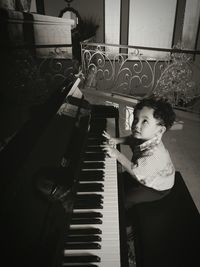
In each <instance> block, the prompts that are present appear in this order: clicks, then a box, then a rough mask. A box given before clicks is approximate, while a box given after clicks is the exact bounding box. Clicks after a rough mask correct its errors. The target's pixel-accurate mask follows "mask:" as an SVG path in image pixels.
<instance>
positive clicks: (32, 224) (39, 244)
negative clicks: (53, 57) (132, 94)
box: [0, 79, 127, 267]
mask: <svg viewBox="0 0 200 267" xmlns="http://www.w3.org/2000/svg"><path fill="white" fill-rule="evenodd" d="M77 84H78V82H77V80H76V81H75V80H74V79H67V80H66V81H65V82H64V83H63V85H62V87H61V88H58V90H55V92H54V94H53V95H52V96H51V97H50V99H49V101H48V102H47V103H45V104H43V105H41V106H38V108H37V110H36V112H35V114H34V115H33V117H32V118H31V119H30V120H29V121H28V122H26V123H25V124H24V125H23V127H22V128H21V129H20V131H19V132H18V133H17V134H16V135H15V136H14V138H13V139H12V140H11V141H10V142H9V143H8V144H7V146H6V147H5V148H4V149H3V150H2V151H1V154H0V166H1V188H0V190H1V192H0V197H1V201H0V203H1V209H0V212H1V222H0V224H1V231H2V233H1V246H2V248H1V254H2V256H1V260H2V262H3V261H4V262H5V263H6V265H5V266H14V265H19V266H26V267H27V266H28V267H32V266H34V267H35V266H37V267H39V266H43V267H58V266H59V267H61V266H62V262H63V250H64V247H65V242H66V236H67V233H68V230H69V227H70V223H71V217H72V211H73V206H74V202H75V199H76V193H77V184H78V183H79V175H80V171H81V165H82V157H83V153H84V149H85V146H86V140H87V136H88V131H89V130H88V128H89V127H90V121H91V119H92V117H93V116H94V115H95V116H97V117H99V116H100V113H101V112H102V111H106V110H105V107H96V108H95V107H91V105H90V104H89V103H88V102H87V101H85V100H84V97H83V96H82V95H80V92H79V91H78V93H77V94H78V95H76V85H77ZM70 97H71V98H70ZM69 98H70V99H71V101H72V102H68V99H69ZM111 110H113V107H111V109H108V111H107V115H108V114H109V115H108V116H112V112H111ZM113 114H114V116H115V115H116V114H117V111H116V110H115V108H114V113H113ZM107 115H106V116H107ZM115 119H116V120H117V118H115ZM95 120H96V117H95V119H93V121H95ZM116 131H117V130H116ZM46 178H47V180H45V179H46ZM43 179H44V180H43ZM48 179H50V184H47V187H42V188H40V187H38V186H39V185H41V181H42V182H44V183H45V182H49V180H48ZM116 179H117V174H116ZM51 182H52V183H51ZM117 182H118V183H120V181H117ZM119 188H120V186H119ZM56 190H57V191H56ZM59 190H61V194H60V191H59ZM62 190H63V192H64V193H65V192H67V195H66V196H65V197H64V198H63V199H64V202H63V199H62V196H63V195H62V193H63V192H62ZM55 191H56V193H55ZM57 193H58V196H56V194H57ZM59 194H60V195H59ZM118 208H119V214H120V216H123V210H122V205H121V204H119V207H118ZM116 224H119V222H116ZM122 234H123V235H124V237H125V227H121V228H120V233H119V235H120V244H119V246H120V251H121V259H120V256H119V262H118V266H124V267H126V266H127V251H126V246H124V245H125V244H122V241H121V239H122ZM116 242H119V240H118V241H116ZM124 242H125V241H124ZM125 243H126V242H125ZM94 266H95V265H94ZM99 266H104V265H99ZM108 266H117V265H116V264H115V263H112V258H111V259H110V263H109V264H108Z"/></svg>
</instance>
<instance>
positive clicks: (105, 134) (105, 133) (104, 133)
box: [102, 131, 110, 139]
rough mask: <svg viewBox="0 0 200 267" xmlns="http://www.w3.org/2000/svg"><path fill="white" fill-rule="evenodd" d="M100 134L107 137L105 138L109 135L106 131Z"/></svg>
mask: <svg viewBox="0 0 200 267" xmlns="http://www.w3.org/2000/svg"><path fill="white" fill-rule="evenodd" d="M102 135H103V136H104V137H105V138H107V139H110V135H109V134H108V133H107V132H106V131H103V133H102Z"/></svg>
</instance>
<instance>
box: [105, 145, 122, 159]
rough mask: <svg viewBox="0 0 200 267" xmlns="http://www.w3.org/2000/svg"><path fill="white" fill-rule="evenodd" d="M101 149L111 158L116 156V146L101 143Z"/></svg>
mask: <svg viewBox="0 0 200 267" xmlns="http://www.w3.org/2000/svg"><path fill="white" fill-rule="evenodd" d="M102 147H103V151H105V152H106V153H107V154H108V156H109V157H111V158H117V152H118V150H117V149H116V148H113V147H112V146H110V145H103V146H102Z"/></svg>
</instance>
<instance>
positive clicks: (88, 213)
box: [63, 118, 121, 267]
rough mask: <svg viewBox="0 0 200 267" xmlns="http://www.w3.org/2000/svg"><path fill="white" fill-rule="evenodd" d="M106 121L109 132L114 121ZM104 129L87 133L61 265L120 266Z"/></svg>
mask: <svg viewBox="0 0 200 267" xmlns="http://www.w3.org/2000/svg"><path fill="white" fill-rule="evenodd" d="M99 120H100V119H97V120H95V124H96V125H99V122H100V121H99ZM106 120H107V128H106V129H107V131H109V130H108V126H109V125H113V121H114V119H111V118H109V119H106ZM100 124H101V123H100ZM104 129H105V125H104V126H102V127H99V129H98V133H95V134H96V135H95V136H96V137H94V135H93V133H92V132H91V133H90V134H89V138H88V147H87V148H86V151H85V159H84V161H83V167H82V170H81V176H80V181H79V187H78V192H77V200H76V201H75V204H74V210H73V214H72V220H71V224H70V230H69V233H68V235H67V237H66V243H65V249H64V261H63V266H68V267H71V266H79V267H80V266H88V267H89V266H90V267H92V266H93V267H95V266H99V267H118V266H121V265H120V240H119V239H120V236H119V207H118V186H117V162H116V159H114V158H110V157H108V156H107V155H105V154H104V152H103V151H102V148H101V147H100V145H101V143H99V140H100V139H102V141H103V138H102V135H101V134H102V131H103V130H104ZM91 131H92V130H91Z"/></svg>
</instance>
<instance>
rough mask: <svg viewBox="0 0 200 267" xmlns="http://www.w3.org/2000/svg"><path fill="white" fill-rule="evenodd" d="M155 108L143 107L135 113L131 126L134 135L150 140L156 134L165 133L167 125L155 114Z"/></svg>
mask: <svg viewBox="0 0 200 267" xmlns="http://www.w3.org/2000/svg"><path fill="white" fill-rule="evenodd" d="M153 112H154V109H152V108H149V107H143V108H142V109H141V110H138V111H137V112H136V114H135V117H134V120H133V124H132V127H131V130H132V135H133V136H134V137H135V138H138V139H144V140H149V139H151V138H153V137H154V136H155V135H156V134H163V132H164V131H165V127H164V126H162V125H159V120H158V119H156V118H154V116H153Z"/></svg>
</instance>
